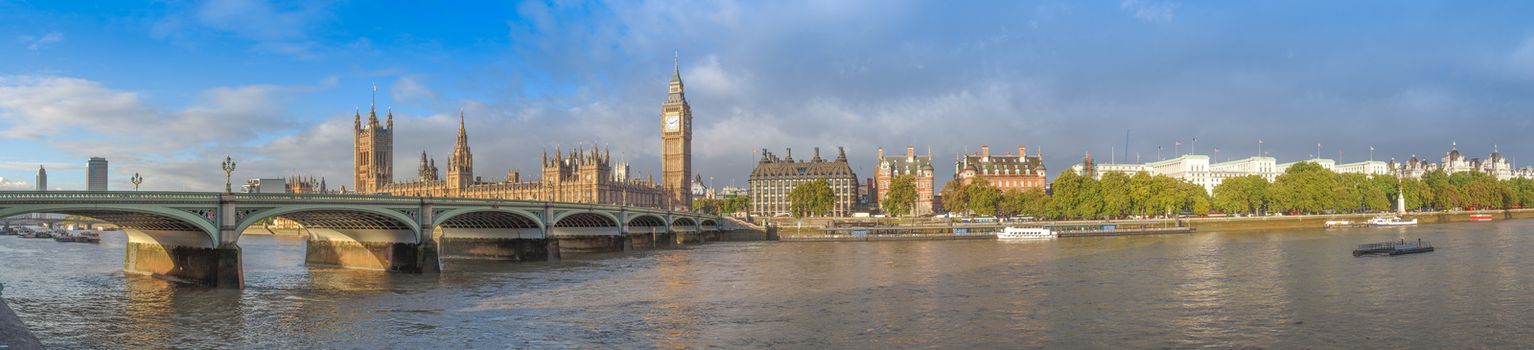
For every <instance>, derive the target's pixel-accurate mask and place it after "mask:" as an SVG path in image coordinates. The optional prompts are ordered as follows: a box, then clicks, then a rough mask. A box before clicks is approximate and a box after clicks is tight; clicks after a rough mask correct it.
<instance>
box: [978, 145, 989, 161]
mask: <svg viewBox="0 0 1534 350" xmlns="http://www.w3.org/2000/svg"><path fill="white" fill-rule="evenodd" d="M980 158H981V159H983V160H985V161H990V160H991V146H987V145H980Z"/></svg>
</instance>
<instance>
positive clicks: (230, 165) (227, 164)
mask: <svg viewBox="0 0 1534 350" xmlns="http://www.w3.org/2000/svg"><path fill="white" fill-rule="evenodd" d="M234 165H235V164H234V158H231V157H229V156H228V155H224V164H223V167H224V193H234V188H233V187H231V186H230V185H229V178H230V177H231V176H232V175H233V174H234Z"/></svg>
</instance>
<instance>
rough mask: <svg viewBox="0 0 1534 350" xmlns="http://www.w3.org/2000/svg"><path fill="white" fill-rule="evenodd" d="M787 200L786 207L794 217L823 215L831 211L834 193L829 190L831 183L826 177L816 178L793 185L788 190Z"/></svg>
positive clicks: (834, 199)
mask: <svg viewBox="0 0 1534 350" xmlns="http://www.w3.org/2000/svg"><path fill="white" fill-rule="evenodd" d="M788 202H789V203H788V208H789V210H790V211H792V212H793V214H794V217H796V218H802V217H806V216H823V215H826V214H828V213H830V212H831V207H832V206H833V205H834V204H835V203H836V194H834V193H832V192H831V183H829V182H826V179H816V180H815V181H809V182H800V183H799V184H798V185H796V186H794V189H793V190H792V191H789V192H788Z"/></svg>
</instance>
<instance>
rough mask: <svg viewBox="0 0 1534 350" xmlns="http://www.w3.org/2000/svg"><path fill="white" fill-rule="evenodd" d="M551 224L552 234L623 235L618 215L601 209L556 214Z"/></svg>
mask: <svg viewBox="0 0 1534 350" xmlns="http://www.w3.org/2000/svg"><path fill="white" fill-rule="evenodd" d="M549 221H550V222H553V224H551V225H549V235H550V236H618V235H622V234H623V232H622V228H621V227H620V225H619V222H620V221H619V220H618V217H616V216H613V214H611V213H606V212H600V211H572V212H566V213H561V214H559V215H555V216H554V219H553V220H549Z"/></svg>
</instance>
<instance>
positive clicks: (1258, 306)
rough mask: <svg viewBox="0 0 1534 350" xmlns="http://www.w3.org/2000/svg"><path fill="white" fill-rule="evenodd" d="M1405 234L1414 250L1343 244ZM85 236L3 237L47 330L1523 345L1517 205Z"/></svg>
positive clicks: (85, 341) (172, 343) (250, 338)
mask: <svg viewBox="0 0 1534 350" xmlns="http://www.w3.org/2000/svg"><path fill="white" fill-rule="evenodd" d="M1418 237H1421V238H1424V239H1427V240H1429V241H1432V242H1433V243H1434V245H1435V246H1437V247H1438V248H1439V250H1438V251H1437V252H1434V253H1430V254H1418V255H1411V256H1400V257H1391V258H1354V257H1352V256H1351V254H1349V253H1350V250H1351V249H1352V247H1353V246H1354V245H1355V244H1357V243H1360V242H1370V241H1382V240H1390V239H1396V238H1407V239H1414V238H1418ZM103 238H104V239H105V241H104V242H103V243H102V244H100V245H91V244H68V243H56V242H52V241H46V240H23V239H19V238H15V237H9V236H4V237H0V282H3V283H5V284H6V285H7V288H6V297H7V298H8V299H9V301H10V302H11V303H12V306H13V307H14V308H15V309H17V311H18V312H19V313H20V314H21V316H22V317H23V318H24V319H25V320H26V322H27V323H28V325H29V326H30V327H31V328H32V329H33V330H34V331H35V332H36V333H37V334H38V335H39V336H40V338H42V339H44V341H45V342H46V343H47V344H49V345H51V346H53V347H56V348H124V347H126V348H164V347H181V348H219V347H263V348H337V347H339V348H572V347H574V348H591V347H599V348H604V347H605V348H615V347H616V348H652V347H653V348H683V347H726V348H735V347H779V348H825V347H838V348H840V347H855V348H869V347H875V348H880V347H927V346H930V345H949V346H953V347H960V348H1018V347H1047V348H1060V347H1066V348H1080V347H1093V348H1124V347H1130V348H1156V347H1171V348H1186V347H1203V346H1215V347H1261V348H1273V347H1276V348H1318V347H1319V348H1336V347H1352V346H1356V345H1357V344H1359V342H1360V341H1362V342H1367V344H1370V346H1379V347H1426V348H1465V347H1476V348H1479V347H1489V348H1510V347H1519V346H1523V345H1526V344H1530V343H1534V333H1531V332H1527V330H1528V329H1534V324H1531V322H1534V321H1531V320H1534V317H1529V315H1534V298H1530V294H1529V291H1530V290H1534V277H1530V276H1534V274H1531V273H1534V264H1530V263H1529V261H1534V260H1531V258H1534V256H1531V255H1534V253H1530V252H1529V250H1528V249H1526V248H1527V247H1529V246H1534V221H1509V222H1496V223H1465V224H1449V225H1432V226H1422V227H1416V228H1401V229H1383V230H1375V229H1352V230H1307V231H1291V232H1237V233H1196V234H1188V235H1168V236H1154V237H1117V238H1089V239H1059V240H1053V241H1038V242H1018V243H1006V242H985V241H933V242H857V243H768V242H754V243H715V244H708V245H702V246H692V247H688V248H686V249H675V250H659V251H647V252H639V253H632V254H604V255H595V256H579V257H566V259H564V260H562V261H558V262H537V263H508V262H500V261H493V262H487V261H465V260H453V261H449V262H448V263H447V264H446V265H445V266H444V269H445V270H447V271H446V272H445V273H443V274H426V275H410V274H389V273H382V272H376V271H356V270H345V269H334V268H320V267H307V266H305V265H304V264H303V260H304V259H303V251H304V246H303V244H304V242H303V240H301V239H297V238H292V237H270V236H247V237H244V238H242V239H241V242H240V245H241V247H242V249H243V251H244V257H243V262H244V264H245V280H246V286H247V288H246V289H244V290H209V289H202V288H197V287H185V286H180V285H176V284H172V283H169V282H164V281H160V280H156V279H153V278H149V277H144V276H138V275H130V274H124V273H122V272H121V267H122V266H121V264H122V254H123V241H124V237H122V236H120V235H117V236H113V235H110V234H109V235H107V236H106V237H103Z"/></svg>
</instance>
